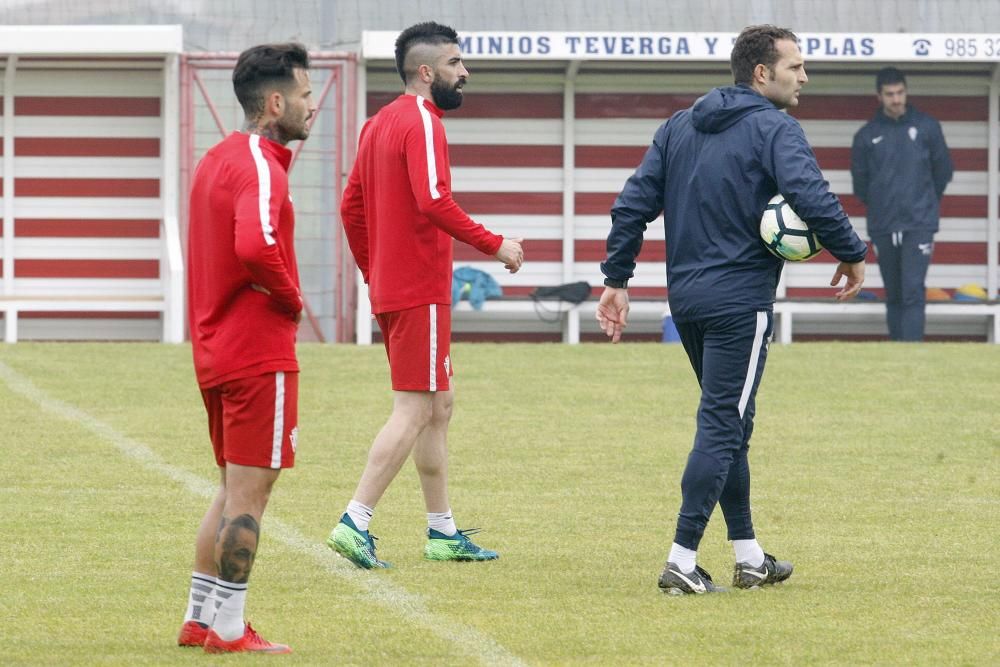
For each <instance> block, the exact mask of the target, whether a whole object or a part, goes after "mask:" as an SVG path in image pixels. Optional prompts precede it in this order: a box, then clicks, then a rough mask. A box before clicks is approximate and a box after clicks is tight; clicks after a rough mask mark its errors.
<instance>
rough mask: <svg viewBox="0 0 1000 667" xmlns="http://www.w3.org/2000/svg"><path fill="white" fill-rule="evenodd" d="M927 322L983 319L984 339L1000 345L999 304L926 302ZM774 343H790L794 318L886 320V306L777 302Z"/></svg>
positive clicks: (874, 303)
mask: <svg viewBox="0 0 1000 667" xmlns="http://www.w3.org/2000/svg"><path fill="white" fill-rule="evenodd" d="M925 312H926V313H927V319H928V320H932V319H943V318H963V319H964V318H970V317H973V318H982V319H984V320H986V336H987V340H988V341H989V342H991V343H1000V301H982V302H965V301H961V302H960V301H929V302H928V303H927V307H926V311H925ZM774 314H775V317H776V318H777V322H776V323H775V332H776V335H775V337H774V338H775V340H777V341H778V342H780V343H791V342H792V336H793V333H792V332H793V328H794V322H795V318H796V316H800V315H801V316H807V317H808V316H812V317H817V316H834V317H857V316H866V315H867V316H873V317H879V318H884V317H885V303H883V302H879V301H850V302H847V303H838V302H836V301H832V300H830V301H826V300H800V299H779V300H778V301H777V302H775V304H774Z"/></svg>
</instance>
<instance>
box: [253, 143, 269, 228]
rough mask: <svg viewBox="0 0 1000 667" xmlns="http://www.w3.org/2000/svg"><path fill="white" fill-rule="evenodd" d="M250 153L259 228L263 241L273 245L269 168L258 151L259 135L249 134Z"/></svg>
mask: <svg viewBox="0 0 1000 667" xmlns="http://www.w3.org/2000/svg"><path fill="white" fill-rule="evenodd" d="M250 154H251V155H253V162H254V165H256V167H257V208H258V212H259V213H260V228H261V231H263V233H264V243H266V244H267V245H274V227H272V226H271V170H270V169H268V167H267V160H265V159H264V154H263V153H262V152H261V151H260V135H259V134H251V135H250Z"/></svg>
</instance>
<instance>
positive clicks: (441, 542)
mask: <svg viewBox="0 0 1000 667" xmlns="http://www.w3.org/2000/svg"><path fill="white" fill-rule="evenodd" d="M478 532H479V529H478V528H470V529H468V530H459V531H457V532H456V533H455V534H454V535H445V534H444V533H442V532H440V531H437V530H434V529H433V528H428V529H427V544H426V546H424V558H426V559H427V560H459V561H473V560H496V559H497V558H500V554H498V553H497V552H496V551H490V550H489V549H483V548H482V547H480V546H479V545H477V544H475V543H474V542H473V541H472V540H470V539H469V537H468V536H469V535H474V534H475V533H478Z"/></svg>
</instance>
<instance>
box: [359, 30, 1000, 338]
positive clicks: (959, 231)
mask: <svg viewBox="0 0 1000 667" xmlns="http://www.w3.org/2000/svg"><path fill="white" fill-rule="evenodd" d="M397 35H398V31H376V32H365V33H364V34H363V36H362V48H361V57H360V58H359V61H358V68H359V70H358V76H357V80H358V82H359V83H358V98H357V109H358V123H357V126H358V127H359V128H360V127H361V125H362V123H363V121H364V119H365V118H367V117H368V116H370V115H372V114H374V113H375V111H377V110H378V109H379V108H380V107H381V106H383V105H384V104H386V103H387V102H389V101H390V100H392V99H394V98H395V96H396V95H398V94H399V93H400V92H401V90H402V87H401V82H400V80H399V77H398V75H397V73H396V72H395V69H394V63H393V44H394V41H395V38H396V36H397ZM799 36H800V39H801V47H802V51H803V54H804V56H805V58H806V68H807V73H808V74H809V77H810V82H809V84H808V85H807V86H806V87H805V88H804V89H803V91H802V95H801V97H800V105H799V107H798V108H796V109H794V110H792V112H791V113H792V114H793V115H795V116H796V117H797V118H798V119H799V120H800V121H801V122H802V125H803V128H804V129H805V132H806V135H807V136H808V138H809V141H810V143H811V144H812V146H813V148H814V150H815V152H816V155H817V158H818V160H819V163H820V167H821V168H822V169H823V172H824V175H825V176H826V178H827V180H828V181H830V184H831V188H832V190H833V191H834V192H836V193H837V194H838V195H839V196H840V197H841V200H842V201H843V203H844V206H845V208H846V209H847V212H848V214H849V215H850V216H851V220H852V222H853V224H854V225H855V228H856V229H857V230H858V232H859V234H860V235H861V236H862V238H864V239H866V240H867V239H868V236H867V232H866V228H865V218H864V207H863V206H862V205H861V203H860V202H859V201H858V200H857V199H856V198H855V197H854V196H853V194H852V192H851V178H850V171H849V168H850V146H851V141H852V138H853V135H854V133H855V132H856V131H857V129H858V128H860V127H861V125H862V124H863V123H865V122H866V121H867V120H868V119H870V118H871V117H872V115H873V114H874V112H875V110H876V108H877V103H876V100H875V95H874V93H875V87H874V86H875V83H874V80H875V72H876V71H877V70H878V69H880V68H881V67H884V66H886V65H889V64H892V65H895V66H898V67H899V68H900V69H902V70H903V71H904V72H905V73H906V75H907V80H908V89H909V98H910V102H911V103H912V104H914V105H915V106H916V107H917V108H919V109H921V110H923V111H925V112H927V113H930V114H931V115H932V116H934V117H935V118H937V119H938V120H939V121H940V122H941V123H942V126H943V129H944V134H945V138H946V140H947V142H948V145H949V148H950V150H951V154H952V159H953V161H954V163H955V176H954V179H953V180H952V182H951V184H950V185H949V186H948V189H947V191H946V193H945V195H944V199H943V201H942V206H941V215H942V219H941V230H940V232H939V233H938V235H937V237H936V241H937V243H936V248H935V252H934V259H933V262H932V265H931V268H930V272H929V274H928V279H927V285H928V287H931V288H939V289H942V290H944V291H945V293H947V294H948V295H952V294H954V292H955V291H956V290H957V288H959V287H961V286H963V285H967V284H970V283H973V284H977V285H981V286H982V287H984V288H985V289H986V291H987V295H988V299H987V300H986V301H984V302H979V303H971V304H970V303H959V302H954V301H951V300H949V301H942V302H929V303H928V326H927V331H928V336H929V337H930V338H934V337H945V338H947V337H961V338H967V339H979V340H984V339H985V340H992V341H994V342H1000V305H998V303H997V288H998V256H997V246H998V229H1000V222H998V209H997V207H998V200H1000V185H998V180H1000V177H998V175H1000V164H998V159H1000V120H998V115H1000V36H997V35H988V34H940V33H933V34H898V33H800V35H799ZM735 37H736V33H704V32H691V33H620V32H471V33H464V34H460V39H461V40H462V44H461V46H462V51H463V54H464V57H465V60H466V65H467V66H468V68H469V70H470V72H471V77H470V81H469V86H468V87H467V88H466V98H465V102H464V103H463V105H462V107H461V108H460V109H458V110H456V111H453V112H449V113H448V114H447V115H446V116H445V119H444V123H445V127H446V131H447V132H448V138H449V146H450V147H449V150H450V155H451V163H452V175H453V189H454V192H455V197H456V200H457V201H458V202H459V203H460V204H461V205H462V206H463V208H465V209H466V210H467V211H468V212H469V213H470V214H471V215H472V216H473V218H475V219H477V220H479V221H481V222H483V223H484V224H486V225H487V226H488V227H490V228H491V229H493V230H495V231H498V232H500V233H503V234H504V235H506V236H514V237H517V236H521V237H524V238H525V239H526V242H525V254H526V262H525V264H524V267H523V268H522V269H521V271H520V272H519V273H517V274H515V275H510V274H508V273H507V272H506V271H504V270H503V267H501V266H500V265H499V264H498V263H497V262H495V261H492V260H491V259H490V258H485V257H483V256H482V255H480V254H479V253H477V252H476V251H475V250H473V249H472V248H469V247H467V246H465V245H464V244H461V243H457V244H456V249H455V266H456V267H458V266H471V267H473V268H476V269H480V270H482V271H486V272H487V273H489V274H491V275H492V276H493V277H494V278H495V279H496V280H497V281H498V282H499V283H500V284H501V285H502V287H503V289H504V297H503V298H502V299H500V300H496V301H487V302H486V304H485V306H484V308H483V310H482V311H475V310H473V309H472V308H471V307H470V306H469V305H468V304H467V303H465V302H462V303H460V304H459V306H458V307H457V309H456V311H455V316H454V322H453V331H454V334H455V338H456V339H458V340H461V339H466V340H469V339H472V340H474V339H482V338H489V339H504V338H507V339H520V340H525V339H527V340H563V341H566V342H571V343H574V342H578V341H579V340H581V338H587V337H596V336H599V335H600V334H599V331H598V329H597V326H596V323H595V322H594V321H593V311H594V305H595V303H596V301H595V298H596V296H597V295H599V294H600V292H601V290H602V289H603V286H602V279H603V276H602V275H601V273H600V269H599V266H598V265H599V263H600V261H601V260H602V259H603V256H604V239H605V237H606V235H607V231H608V229H609V226H610V216H609V211H610V207H611V204H612V202H613V201H614V198H615V196H616V195H617V193H618V191H619V190H620V188H621V186H622V185H623V184H624V182H625V180H626V179H627V178H628V176H629V175H630V174H631V172H632V171H633V169H634V168H635V166H636V165H637V164H638V163H639V161H640V160H641V158H642V155H643V153H644V152H645V150H646V148H647V147H648V145H649V142H650V141H651V139H652V135H653V132H654V131H655V129H656V128H657V127H658V126H659V124H660V123H662V122H663V120H664V119H666V118H668V117H669V116H670V115H671V114H672V113H673V112H674V111H677V110H679V109H682V108H685V107H687V106H689V105H690V104H692V103H693V102H694V100H695V99H696V98H697V97H698V96H700V95H702V94H703V93H705V92H706V91H707V90H708V89H710V88H712V87H714V86H719V85H730V84H731V83H732V78H731V74H730V72H729V53H730V49H731V46H732V42H733V41H734V39H735ZM662 239H663V227H662V224H661V221H657V222H654V223H652V224H651V225H650V227H649V229H648V231H647V234H646V243H645V244H644V247H643V250H642V253H641V255H640V256H639V258H638V266H637V269H636V274H635V278H634V279H633V280H632V281H631V285H630V290H629V291H630V294H631V296H632V298H633V312H632V324H631V325H630V329H629V331H630V336H636V334H637V333H640V332H645V333H646V334H647V335H649V336H658V335H659V334H660V326H661V318H663V316H664V314H665V307H666V295H667V286H666V276H665V272H664V265H663V262H664V257H665V248H664V245H663V240H662ZM834 262H835V260H834V259H833V258H832V257H831V256H830V255H829V253H823V254H822V255H821V256H820V257H818V258H816V259H814V260H812V261H810V262H806V263H801V264H791V263H789V264H787V265H786V268H785V270H784V273H783V280H782V283H781V285H780V287H779V295H778V296H779V300H778V303H777V304H776V313H777V315H778V321H777V325H776V331H777V333H776V338H777V339H778V340H781V341H783V342H789V341H791V340H792V338H793V333H794V336H795V337H803V338H804V337H809V336H828V335H836V336H840V337H849V338H850V337H856V338H865V337H873V338H878V337H880V336H884V335H885V326H886V325H885V306H884V304H883V303H880V302H879V301H877V300H875V301H857V302H854V303H850V304H837V303H835V302H834V301H833V292H834V290H833V289H831V288H830V287H829V286H828V283H829V280H830V277H831V276H832V274H833V269H834ZM578 280H585V281H588V282H589V283H590V284H591V285H592V286H594V287H593V295H594V297H595V298H592V299H591V300H590V301H589V302H585V303H584V304H582V305H581V306H579V307H576V308H567V307H566V306H565V305H564V304H563V305H560V304H558V303H551V304H548V306H549V307H551V308H552V309H556V310H559V311H562V312H561V314H560V315H559V316H558V317H556V318H551V317H539V314H538V312H537V308H538V306H537V304H535V303H534V302H532V301H531V300H530V299H528V298H527V297H528V295H529V294H530V293H531V292H532V291H533V290H534V289H535V288H537V287H539V286H551V285H557V284H563V283H570V282H574V281H578ZM866 289H867V290H868V291H869V293H870V294H871V295H873V296H874V297H875V298H876V299H877V298H879V297H880V296H881V295H882V283H881V278H880V276H879V273H878V265H877V262H876V261H875V258H874V256H873V254H870V255H869V267H868V277H867V281H866ZM364 290H365V287H364V285H363V284H361V283H360V281H359V293H358V298H357V303H358V313H357V320H356V326H357V339H358V342H360V343H369V342H371V340H372V335H373V331H372V321H371V318H370V313H369V311H368V299H367V295H366V293H365V291H364ZM938 293H939V294H940V293H941V292H938ZM544 314H545V313H543V315H544ZM552 320H554V321H552Z"/></svg>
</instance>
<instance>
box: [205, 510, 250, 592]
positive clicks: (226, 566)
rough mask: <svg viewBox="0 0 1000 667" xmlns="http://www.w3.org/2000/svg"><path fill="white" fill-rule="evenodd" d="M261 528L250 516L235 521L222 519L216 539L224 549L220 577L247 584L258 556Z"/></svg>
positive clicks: (239, 517)
mask: <svg viewBox="0 0 1000 667" xmlns="http://www.w3.org/2000/svg"><path fill="white" fill-rule="evenodd" d="M259 539H260V526H259V525H258V524H257V521H256V519H254V518H253V517H252V516H250V515H249V514H241V515H240V516H238V517H236V518H235V519H232V520H230V519H227V518H226V517H222V521H221V522H220V523H219V533H218V535H217V536H216V538H215V541H216V543H217V544H220V545H221V547H222V553H221V554H220V556H219V577H220V578H221V579H222V580H223V581H230V582H232V583H234V584H243V583H246V582H247V580H248V579H249V578H250V570H251V569H253V561H254V558H256V556H257V541H258V540H259Z"/></svg>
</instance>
